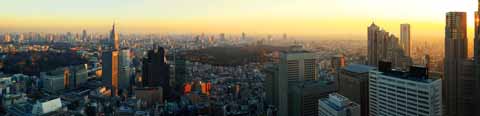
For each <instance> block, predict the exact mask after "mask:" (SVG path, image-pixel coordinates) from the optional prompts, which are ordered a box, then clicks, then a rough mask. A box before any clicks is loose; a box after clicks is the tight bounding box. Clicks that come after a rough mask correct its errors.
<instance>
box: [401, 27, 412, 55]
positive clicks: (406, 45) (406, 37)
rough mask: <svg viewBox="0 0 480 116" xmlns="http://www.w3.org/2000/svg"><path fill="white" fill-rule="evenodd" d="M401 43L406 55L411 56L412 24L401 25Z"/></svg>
mask: <svg viewBox="0 0 480 116" xmlns="http://www.w3.org/2000/svg"><path fill="white" fill-rule="evenodd" d="M400 44H401V47H402V49H403V51H405V56H409V57H410V51H411V50H410V47H411V46H410V45H411V44H410V24H401V25H400Z"/></svg>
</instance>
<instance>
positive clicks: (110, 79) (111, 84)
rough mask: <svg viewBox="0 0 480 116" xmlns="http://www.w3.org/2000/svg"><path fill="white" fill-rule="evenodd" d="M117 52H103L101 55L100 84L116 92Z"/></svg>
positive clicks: (113, 92)
mask: <svg viewBox="0 0 480 116" xmlns="http://www.w3.org/2000/svg"><path fill="white" fill-rule="evenodd" d="M118 55H119V53H118V51H105V52H103V53H102V82H103V84H104V85H105V86H106V87H107V88H109V89H110V90H111V91H112V93H111V94H112V95H117V92H118Z"/></svg>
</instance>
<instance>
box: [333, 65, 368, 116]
mask: <svg viewBox="0 0 480 116" xmlns="http://www.w3.org/2000/svg"><path fill="white" fill-rule="evenodd" d="M373 69H375V67H371V66H368V65H361V64H350V65H348V66H347V67H345V68H342V69H341V70H340V72H339V73H340V74H339V77H338V93H339V94H341V95H343V96H345V97H347V98H348V99H350V100H352V101H353V102H355V103H358V104H360V106H361V107H360V108H361V116H369V115H368V113H369V111H368V108H369V107H368V105H369V104H368V73H369V71H370V70H373Z"/></svg>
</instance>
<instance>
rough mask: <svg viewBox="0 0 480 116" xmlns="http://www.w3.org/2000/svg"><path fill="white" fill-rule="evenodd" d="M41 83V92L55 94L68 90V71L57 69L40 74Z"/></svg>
mask: <svg viewBox="0 0 480 116" xmlns="http://www.w3.org/2000/svg"><path fill="white" fill-rule="evenodd" d="M40 78H41V79H42V82H43V90H45V91H48V92H51V93H56V92H59V91H60V90H64V89H65V88H68V87H69V85H68V82H69V81H68V79H67V78H68V69H66V68H57V69H54V70H52V71H49V72H42V73H40Z"/></svg>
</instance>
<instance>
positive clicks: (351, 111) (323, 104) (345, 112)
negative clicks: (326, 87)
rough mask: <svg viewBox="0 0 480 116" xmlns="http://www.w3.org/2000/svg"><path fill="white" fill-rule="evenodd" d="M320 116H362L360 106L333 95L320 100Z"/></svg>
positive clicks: (340, 96)
mask: <svg viewBox="0 0 480 116" xmlns="http://www.w3.org/2000/svg"><path fill="white" fill-rule="evenodd" d="M318 116H360V105H358V104H357V103H355V102H353V101H350V100H349V99H348V98H346V97H344V96H342V95H340V94H337V93H331V94H329V95H328V98H323V99H319V100H318Z"/></svg>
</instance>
